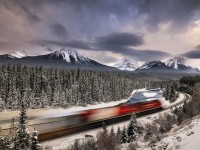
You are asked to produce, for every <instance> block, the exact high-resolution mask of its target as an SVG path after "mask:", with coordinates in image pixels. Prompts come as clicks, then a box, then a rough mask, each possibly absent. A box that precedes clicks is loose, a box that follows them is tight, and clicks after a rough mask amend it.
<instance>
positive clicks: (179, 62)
mask: <svg viewBox="0 0 200 150" xmlns="http://www.w3.org/2000/svg"><path fill="white" fill-rule="evenodd" d="M165 64H166V66H168V67H170V68H173V69H176V70H179V71H184V72H186V71H187V72H199V70H198V69H197V68H192V67H190V66H187V65H185V59H184V58H182V57H174V58H171V59H169V60H167V61H166V62H165Z"/></svg>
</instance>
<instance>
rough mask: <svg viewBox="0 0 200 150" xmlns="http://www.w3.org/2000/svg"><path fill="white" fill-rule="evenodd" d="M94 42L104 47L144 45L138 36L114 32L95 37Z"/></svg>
mask: <svg viewBox="0 0 200 150" xmlns="http://www.w3.org/2000/svg"><path fill="white" fill-rule="evenodd" d="M95 41H96V43H98V44H101V45H105V46H138V45H142V44H143V43H144V40H143V38H142V36H141V35H139V34H133V33H116V32H114V33H111V34H108V35H106V36H99V37H95Z"/></svg>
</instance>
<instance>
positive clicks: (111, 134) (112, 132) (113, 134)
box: [110, 126, 115, 138]
mask: <svg viewBox="0 0 200 150" xmlns="http://www.w3.org/2000/svg"><path fill="white" fill-rule="evenodd" d="M110 136H111V137H112V138H115V131H114V128H113V126H112V128H111V129H110Z"/></svg>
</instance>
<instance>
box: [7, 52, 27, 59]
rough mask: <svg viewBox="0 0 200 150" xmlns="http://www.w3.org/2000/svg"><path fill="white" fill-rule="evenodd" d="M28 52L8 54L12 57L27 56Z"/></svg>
mask: <svg viewBox="0 0 200 150" xmlns="http://www.w3.org/2000/svg"><path fill="white" fill-rule="evenodd" d="M26 56H27V54H26V52H25V51H16V52H12V53H9V54H8V57H10V58H23V57H26Z"/></svg>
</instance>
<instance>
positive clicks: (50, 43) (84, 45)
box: [30, 40, 91, 50]
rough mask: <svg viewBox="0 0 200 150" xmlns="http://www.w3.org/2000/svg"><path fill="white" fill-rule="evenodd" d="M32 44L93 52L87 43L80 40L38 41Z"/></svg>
mask: <svg viewBox="0 0 200 150" xmlns="http://www.w3.org/2000/svg"><path fill="white" fill-rule="evenodd" d="M30 43H31V44H37V45H40V46H42V47H50V46H58V47H71V48H79V49H87V50H91V47H90V46H89V45H88V44H87V43H86V42H83V41H78V40H68V41H60V40H59V41H55V40H36V41H31V42H30Z"/></svg>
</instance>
